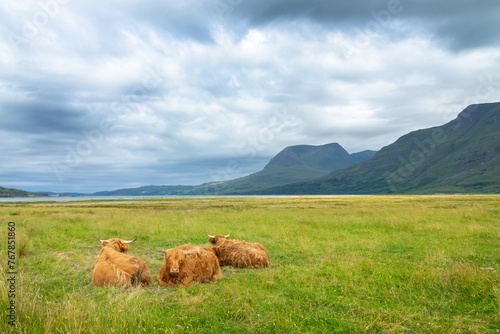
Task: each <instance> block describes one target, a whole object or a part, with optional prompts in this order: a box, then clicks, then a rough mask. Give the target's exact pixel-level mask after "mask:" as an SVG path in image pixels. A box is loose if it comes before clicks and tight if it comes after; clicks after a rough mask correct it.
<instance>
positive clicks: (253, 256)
mask: <svg viewBox="0 0 500 334" xmlns="http://www.w3.org/2000/svg"><path fill="white" fill-rule="evenodd" d="M229 234H231V233H229ZM229 234H228V235H210V234H208V233H207V235H208V237H209V239H208V241H209V242H210V243H212V244H213V245H214V246H213V247H218V248H219V250H220V255H219V263H220V265H221V266H232V267H236V268H263V267H269V255H268V253H267V250H266V249H265V248H264V246H262V245H261V244H259V243H257V242H255V243H250V242H245V241H239V240H230V239H229Z"/></svg>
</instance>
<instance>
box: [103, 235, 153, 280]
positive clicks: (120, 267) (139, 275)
mask: <svg viewBox="0 0 500 334" xmlns="http://www.w3.org/2000/svg"><path fill="white" fill-rule="evenodd" d="M100 241H101V244H102V249H101V251H100V252H99V255H98V256H97V259H96V263H95V267H94V273H93V282H94V284H95V285H97V286H105V285H116V286H122V287H126V288H128V287H132V286H138V285H140V286H148V285H150V284H152V283H153V279H152V278H151V274H150V273H149V269H148V266H147V265H146V262H144V261H143V260H141V259H139V258H138V257H134V256H130V255H128V254H125V253H126V252H127V251H128V250H129V246H128V244H126V243H125V242H124V240H122V239H109V240H100Z"/></svg>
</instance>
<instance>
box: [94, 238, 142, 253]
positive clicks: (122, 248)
mask: <svg viewBox="0 0 500 334" xmlns="http://www.w3.org/2000/svg"><path fill="white" fill-rule="evenodd" d="M97 240H99V241H100V242H101V244H102V247H103V248H104V247H109V248H111V249H114V250H115V251H117V252H120V253H126V252H127V251H128V249H129V246H128V244H130V243H132V242H134V241H136V240H137V238H135V239H134V240H123V239H118V238H113V239H108V240H101V239H99V238H97Z"/></svg>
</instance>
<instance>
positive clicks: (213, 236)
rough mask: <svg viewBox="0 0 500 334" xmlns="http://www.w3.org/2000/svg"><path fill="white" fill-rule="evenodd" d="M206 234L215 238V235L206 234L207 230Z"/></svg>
mask: <svg viewBox="0 0 500 334" xmlns="http://www.w3.org/2000/svg"><path fill="white" fill-rule="evenodd" d="M207 235H208V237H209V238H215V235H210V234H208V232H207Z"/></svg>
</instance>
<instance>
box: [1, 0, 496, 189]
mask: <svg viewBox="0 0 500 334" xmlns="http://www.w3.org/2000/svg"><path fill="white" fill-rule="evenodd" d="M499 17H500V2H499V1H497V0H484V1H470V0H457V1H444V0H432V1H431V0H400V1H398V0H384V1H375V0H359V1H348V0H338V1H334V0H308V1H305V0H301V1H299V0H288V1H286V0H251V1H250V0H197V1H191V0H185V1H170V0H162V1H137V0H127V1H123V0H122V1H106V2H97V1H79V0H26V1H18V2H14V1H3V2H2V3H1V4H0V22H1V23H0V28H1V31H0V134H1V137H2V142H3V145H1V146H0V156H1V161H2V163H1V164H0V186H3V187H14V188H20V189H25V190H30V191H56V192H64V191H74V192H94V191H100V190H113V189H118V188H128V187H137V186H142V185H150V184H152V185H176V184H200V183H204V182H211V181H218V180H224V179H232V178H236V177H239V176H244V175H247V174H250V173H252V172H256V171H258V170H260V169H262V167H263V166H264V165H265V164H266V162H267V161H268V160H269V159H270V158H271V157H273V156H274V155H275V154H277V153H278V152H279V151H280V150H281V149H283V148H284V147H286V146H290V145H297V144H310V145H320V144H327V143H332V142H338V143H340V144H341V145H342V146H343V147H344V148H345V149H346V150H347V151H348V152H350V153H354V152H358V151H362V150H366V149H370V150H379V149H380V148H382V147H383V146H386V145H389V144H391V143H392V142H394V141H395V140H396V139H397V138H399V137H400V136H401V135H404V134H406V133H408V132H410V131H412V130H416V129H421V128H427V127H431V126H436V125H441V124H444V123H446V122H448V121H450V120H452V119H453V118H455V117H456V115H457V114H458V113H459V112H460V111H461V110H462V109H463V108H465V106H467V105H469V104H472V103H482V102H494V101H500V33H499V32H500V20H499V19H498V18H499Z"/></svg>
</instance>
